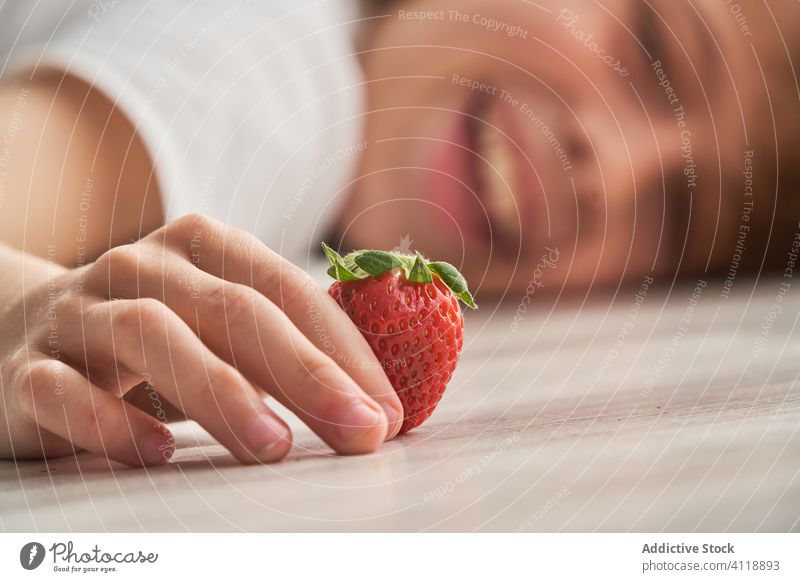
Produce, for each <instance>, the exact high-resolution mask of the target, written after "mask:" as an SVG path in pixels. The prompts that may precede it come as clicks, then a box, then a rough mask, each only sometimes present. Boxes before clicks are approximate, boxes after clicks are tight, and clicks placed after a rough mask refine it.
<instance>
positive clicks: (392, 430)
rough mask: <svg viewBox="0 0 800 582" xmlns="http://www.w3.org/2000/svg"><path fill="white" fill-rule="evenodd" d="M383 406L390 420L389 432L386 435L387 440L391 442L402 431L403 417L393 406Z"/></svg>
mask: <svg viewBox="0 0 800 582" xmlns="http://www.w3.org/2000/svg"><path fill="white" fill-rule="evenodd" d="M382 406H383V411H384V412H385V413H386V418H387V420H388V425H389V431H388V432H387V433H386V440H389V439H391V438H394V437H395V436H397V433H398V432H399V431H400V418H401V416H400V413H399V412H398V411H397V409H396V408H394V407H393V406H390V405H388V404H383V405H382Z"/></svg>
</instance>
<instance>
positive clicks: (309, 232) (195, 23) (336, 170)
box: [0, 0, 364, 264]
mask: <svg viewBox="0 0 800 582" xmlns="http://www.w3.org/2000/svg"><path fill="white" fill-rule="evenodd" d="M358 18H359V15H358V10H357V8H356V4H355V0H262V1H252V0H243V1H240V2H236V3H226V2H218V1H217V2H213V1H210V0H198V1H195V2H191V3H184V2H171V1H170V2H165V1H160V2H159V1H156V0H151V1H148V2H145V1H141V2H134V1H131V0H126V1H121V0H93V1H88V0H75V1H72V2H63V3H62V2H29V1H28V0H7V1H6V2H4V3H2V4H0V81H1V80H2V79H7V78H9V77H10V76H12V75H15V74H30V71H31V70H32V68H33V67H42V66H50V67H57V68H59V69H62V70H64V71H68V72H69V73H71V74H73V75H76V76H78V77H81V78H83V79H84V80H86V81H88V82H89V83H92V84H93V85H95V86H96V87H97V88H99V89H100V90H102V91H103V92H104V93H105V94H106V95H107V96H109V97H110V98H111V99H112V100H113V101H115V102H116V103H118V105H119V106H120V107H121V109H122V110H123V111H124V112H125V114H126V115H127V116H128V118H129V119H130V121H131V122H132V123H133V125H134V126H135V127H136V128H137V130H138V132H139V134H140V135H141V137H142V139H143V141H144V143H145V144H146V146H147V149H148V151H149V152H150V154H151V156H152V158H153V159H154V161H155V167H156V173H157V179H158V181H159V185H160V189H161V192H162V195H163V196H164V201H163V202H164V206H165V208H166V212H167V219H168V220H172V219H174V218H176V217H178V216H181V215H184V214H187V213H190V212H195V211H199V212H204V213H206V214H209V215H212V216H214V217H217V218H219V219H221V220H224V221H225V222H227V223H229V224H232V225H234V226H237V227H240V228H243V229H245V230H248V231H250V232H252V233H254V234H256V235H257V236H258V237H259V238H260V239H261V240H263V241H264V242H265V243H266V244H268V245H269V246H271V247H272V248H273V249H275V250H276V251H278V252H280V253H281V254H283V255H284V256H286V257H287V258H288V259H290V260H292V261H295V262H298V263H301V264H303V263H304V262H305V260H306V258H307V256H308V251H309V248H312V247H313V246H315V245H316V244H317V242H318V241H319V240H320V239H321V237H323V236H324V234H325V231H326V229H327V228H329V226H330V223H331V220H332V218H333V217H334V216H335V215H336V213H337V207H338V206H339V203H340V202H341V200H342V197H343V194H344V189H345V188H346V186H347V181H348V179H349V177H350V174H351V172H352V168H353V164H354V162H355V160H356V158H357V157H358V153H359V151H360V150H363V148H364V145H363V144H362V143H361V137H360V135H361V119H360V113H361V111H362V98H363V97H362V90H363V87H362V84H361V77H360V72H359V69H358V64H357V62H356V58H355V56H354V54H353V53H354V47H353V44H354V43H353V40H354V38H355V28H356V25H357V21H358Z"/></svg>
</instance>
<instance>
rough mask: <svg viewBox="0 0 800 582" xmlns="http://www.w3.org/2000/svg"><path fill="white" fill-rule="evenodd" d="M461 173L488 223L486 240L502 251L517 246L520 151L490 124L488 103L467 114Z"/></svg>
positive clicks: (481, 102)
mask: <svg viewBox="0 0 800 582" xmlns="http://www.w3.org/2000/svg"><path fill="white" fill-rule="evenodd" d="M465 120H466V135H467V144H466V146H467V149H468V152H465V153H466V156H465V158H466V159H465V163H464V171H465V175H466V176H467V180H468V181H469V183H470V186H471V187H472V189H473V191H474V192H475V193H476V195H477V197H478V199H479V201H480V203H481V206H482V207H483V210H484V212H485V222H486V221H487V220H488V224H487V227H488V233H487V236H488V238H490V239H491V243H492V244H493V245H497V246H499V247H501V248H508V247H512V246H513V247H518V245H519V241H520V238H521V234H522V233H521V209H520V202H519V200H518V198H517V194H518V192H519V191H520V190H519V184H518V180H519V176H520V171H519V165H518V162H519V157H520V156H519V152H518V151H516V148H514V144H513V143H512V141H511V139H509V137H507V136H506V135H504V134H503V132H502V131H501V129H500V128H498V127H496V126H495V125H494V124H493V123H492V116H491V111H490V104H489V102H488V101H487V99H486V98H482V99H477V100H476V101H475V103H473V105H472V107H471V108H470V109H469V110H468V111H467V115H466V116H465Z"/></svg>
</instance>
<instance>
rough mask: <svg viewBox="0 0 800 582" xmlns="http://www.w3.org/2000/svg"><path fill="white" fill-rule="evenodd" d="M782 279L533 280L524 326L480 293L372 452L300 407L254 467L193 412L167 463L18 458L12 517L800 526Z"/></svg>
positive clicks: (62, 525)
mask: <svg viewBox="0 0 800 582" xmlns="http://www.w3.org/2000/svg"><path fill="white" fill-rule="evenodd" d="M779 284H780V281H765V282H762V283H761V284H760V285H759V286H758V288H757V289H755V290H754V285H753V283H752V282H748V281H737V282H736V286H735V288H734V292H733V293H732V294H731V296H730V297H729V298H728V299H725V298H724V297H723V296H722V295H721V294H720V289H721V286H720V285H719V284H718V283H715V282H711V283H709V284H708V285H707V286H706V287H705V288H704V289H702V290H701V291H702V293H701V295H700V296H699V297H698V298H696V301H695V302H696V305H693V301H692V300H691V296H692V292H693V291H692V290H693V288H694V285H690V286H689V287H686V286H676V287H674V288H673V289H672V290H671V291H669V292H668V291H666V290H656V289H655V288H651V289H649V290H647V291H646V293H645V297H644V298H643V299H640V300H639V301H638V302H637V300H636V293H637V291H638V289H637V288H636V287H635V286H634V287H633V288H629V289H624V290H620V291H619V293H617V294H616V296H614V297H604V298H596V297H595V298H593V299H591V300H584V298H581V297H572V298H569V299H565V298H561V299H559V300H557V301H550V300H542V299H541V298H540V297H538V296H537V297H534V299H535V301H534V303H535V304H536V305H537V308H536V309H528V310H527V311H526V312H525V313H524V314H522V321H521V322H520V324H519V326H518V329H517V330H514V329H513V327H512V322H513V319H514V315H515V313H517V309H518V306H519V299H520V298H519V297H516V298H514V297H509V298H506V300H505V301H504V302H501V303H500V304H498V305H488V304H487V305H482V308H481V309H480V310H479V311H478V312H476V313H469V314H468V316H467V320H468V321H467V336H466V337H467V340H466V347H465V352H464V356H463V360H462V362H461V365H460V367H459V369H458V371H457V373H456V376H455V377H454V380H453V382H452V384H451V386H450V387H449V389H448V392H447V393H446V395H445V398H444V400H443V401H442V403H441V405H440V407H439V409H438V410H437V412H436V413H435V414H434V416H433V417H432V418H431V419H430V420H429V421H428V422H427V423H426V424H425V425H423V426H422V427H421V428H419V429H418V430H416V431H414V432H412V433H411V434H409V435H406V436H405V437H402V438H398V439H396V440H395V441H394V442H391V443H387V444H386V445H385V446H384V447H383V448H382V449H381V450H380V451H379V452H378V453H376V454H373V455H369V456H363V457H349V458H344V457H336V456H334V455H332V454H330V452H329V451H328V450H327V449H326V447H325V446H324V445H323V444H322V443H321V442H320V441H318V440H317V439H316V438H315V437H314V436H313V435H312V434H311V433H309V432H308V431H307V430H305V429H304V428H303V427H301V426H300V425H299V424H298V423H297V422H296V420H295V419H292V423H293V428H294V429H295V435H296V436H295V439H296V443H297V445H296V447H295V450H294V451H293V452H292V453H291V455H290V456H289V458H288V459H287V460H286V461H285V462H283V463H279V464H275V465H271V466H258V467H244V466H239V465H237V464H236V462H235V461H234V460H233V459H232V458H231V456H230V455H228V454H227V453H226V452H225V450H224V449H223V448H222V447H220V446H219V445H217V444H216V443H214V442H213V440H211V439H210V437H209V436H208V435H207V434H206V433H205V432H204V431H202V430H201V429H200V428H198V427H197V426H196V425H194V424H193V423H180V424H176V425H174V427H173V429H174V432H175V433H176V436H177V437H178V443H179V450H178V451H177V452H176V454H175V456H174V458H173V461H172V462H171V463H170V464H169V465H167V466H165V467H161V468H158V469H155V470H147V471H146V470H142V469H129V468H125V467H122V466H120V465H116V464H110V463H109V462H107V461H106V460H104V459H101V458H98V457H95V456H92V455H88V454H82V455H79V456H78V457H75V458H64V459H58V460H54V461H51V462H49V463H45V462H24V463H19V464H15V463H11V462H3V463H2V464H0V529H2V530H3V531H36V530H41V531H62V530H66V531H106V530H107V531H594V530H601V531H631V530H633V531H720V530H724V531H797V530H798V529H799V528H800V525H799V524H800V431H799V430H798V429H799V427H800V382H798V374H799V373H800V334H799V333H798V317H800V289H793V290H791V291H790V292H789V293H787V294H785V295H784V296H783V299H782V300H780V301H779V300H777V299H776V297H777V295H778V293H777V289H778V286H779ZM776 304H779V305H780V313H779V314H777V315H776V316H775V317H772V316H770V312H771V311H774V308H773V305H776ZM636 305H638V306H639V308H638V310H637V308H636ZM634 314H635V316H634ZM687 314H688V316H687ZM765 330H766V331H765Z"/></svg>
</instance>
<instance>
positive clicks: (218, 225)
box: [164, 212, 225, 246]
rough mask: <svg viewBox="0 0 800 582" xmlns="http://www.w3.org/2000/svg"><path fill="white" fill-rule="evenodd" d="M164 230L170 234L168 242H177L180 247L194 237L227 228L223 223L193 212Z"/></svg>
mask: <svg viewBox="0 0 800 582" xmlns="http://www.w3.org/2000/svg"><path fill="white" fill-rule="evenodd" d="M164 228H165V229H167V232H168V233H169V234H168V235H167V239H168V240H172V241H173V242H177V243H178V244H179V245H180V246H185V244H186V243H187V242H188V241H190V240H191V239H192V238H193V237H194V236H196V235H201V234H207V233H214V232H220V231H221V230H222V229H223V228H225V226H224V224H223V223H222V222H220V221H218V220H216V219H215V218H211V217H210V216H208V215H206V214H201V213H199V212H193V213H191V214H186V215H184V216H181V217H180V218H176V219H175V220H174V221H173V222H171V223H170V224H168V225H166V226H165V227H164Z"/></svg>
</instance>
